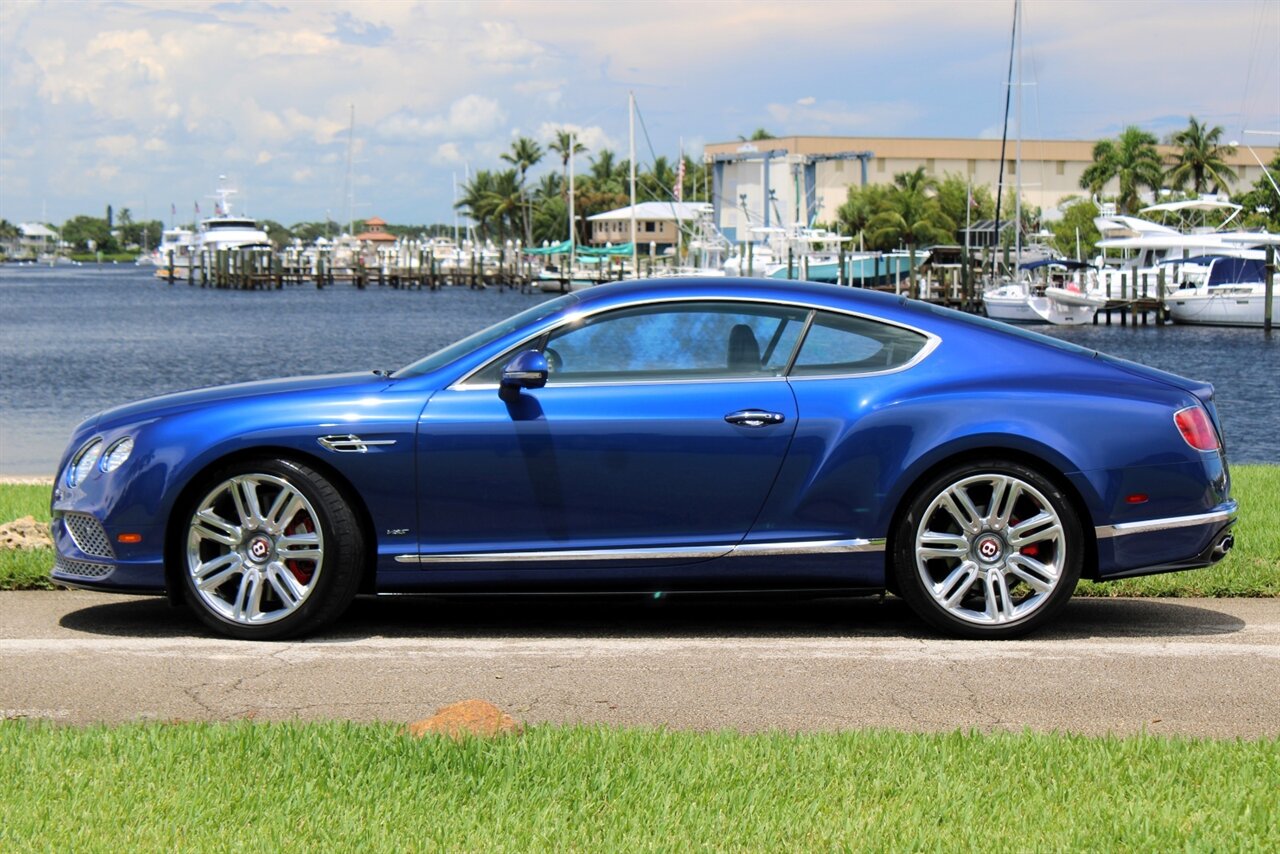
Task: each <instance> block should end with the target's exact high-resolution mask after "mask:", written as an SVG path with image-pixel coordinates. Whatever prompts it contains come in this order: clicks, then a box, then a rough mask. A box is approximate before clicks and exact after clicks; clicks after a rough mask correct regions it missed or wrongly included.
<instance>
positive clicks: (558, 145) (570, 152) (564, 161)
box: [547, 128, 587, 203]
mask: <svg viewBox="0 0 1280 854" xmlns="http://www.w3.org/2000/svg"><path fill="white" fill-rule="evenodd" d="M547 148H548V149H549V150H551V151H554V152H555V153H557V154H559V155H560V177H561V178H562V179H563V182H562V184H563V186H564V187H565V188H566V189H565V191H564V192H565V200H566V203H567V202H568V198H569V197H568V192H569V191H568V186H569V158H570V157H572V156H574V155H575V154H582V153H583V152H585V151H586V150H587V147H586V146H585V145H583V144H582V143H581V142H578V137H577V136H576V135H575V134H574V133H573V132H572V131H568V130H565V129H564V128H559V129H557V130H556V138H555V139H553V140H552V141H551V142H549V143H547Z"/></svg>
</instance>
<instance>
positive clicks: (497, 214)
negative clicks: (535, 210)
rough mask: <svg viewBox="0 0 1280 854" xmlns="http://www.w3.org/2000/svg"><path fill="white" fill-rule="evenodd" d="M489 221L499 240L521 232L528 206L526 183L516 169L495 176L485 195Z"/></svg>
mask: <svg viewBox="0 0 1280 854" xmlns="http://www.w3.org/2000/svg"><path fill="white" fill-rule="evenodd" d="M484 204H485V209H486V212H487V213H488V214H489V222H490V223H491V224H492V225H493V227H494V230H495V231H496V235H495V236H496V237H497V239H498V241H499V242H501V241H503V240H505V239H506V238H507V236H508V235H509V234H520V233H521V226H522V224H523V223H524V222H525V221H526V218H525V213H526V211H527V207H526V205H525V201H524V185H523V184H522V183H521V182H520V178H519V176H518V174H517V172H516V170H515V169H507V170H505V171H503V172H499V173H497V174H496V175H494V176H493V181H492V183H491V184H490V186H489V189H488V192H487V193H486V194H485V197H484Z"/></svg>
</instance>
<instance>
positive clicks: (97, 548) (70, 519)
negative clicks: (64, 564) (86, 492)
mask: <svg viewBox="0 0 1280 854" xmlns="http://www.w3.org/2000/svg"><path fill="white" fill-rule="evenodd" d="M62 523H63V524H64V525H66V526H67V533H68V534H70V535H71V539H72V540H73V541H74V542H75V544H76V548H78V549H80V551H82V552H84V553H85V554H87V555H92V556H93V557H110V558H114V557H115V556H116V553H115V550H114V549H112V548H111V540H109V539H107V532H106V531H104V530H102V523H101V522H99V521H98V520H97V519H95V518H93V517H92V516H90V515H88V514H87V513H68V514H66V515H65V516H63V517H62Z"/></svg>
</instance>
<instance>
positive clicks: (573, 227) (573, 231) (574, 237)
mask: <svg viewBox="0 0 1280 854" xmlns="http://www.w3.org/2000/svg"><path fill="white" fill-rule="evenodd" d="M577 144H578V138H577V136H575V135H574V134H572V133H570V134H569V271H570V274H571V275H572V271H573V262H574V254H575V252H576V251H577V249H576V247H577V243H578V229H577V224H576V223H575V222H574V218H573V165H574V164H573V149H574V147H575V146H576V145H577Z"/></svg>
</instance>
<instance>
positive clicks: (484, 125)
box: [378, 95, 507, 139]
mask: <svg viewBox="0 0 1280 854" xmlns="http://www.w3.org/2000/svg"><path fill="white" fill-rule="evenodd" d="M506 120H507V114H506V113H505V112H504V111H503V109H502V107H501V105H499V104H498V102H497V101H495V100H493V99H492V98H486V97H485V96H483V95H464V96H463V97H461V98H459V99H458V100H456V101H454V102H453V103H452V104H450V105H449V110H448V112H446V113H444V114H437V115H434V116H428V117H427V118H419V117H418V116H415V115H413V114H412V113H409V112H407V111H401V112H399V113H397V114H395V115H392V116H389V117H388V118H386V119H385V120H383V121H382V122H380V123H379V125H378V130H379V132H381V133H382V134H383V135H385V136H387V137H390V138H392V139H415V138H424V137H439V136H449V137H478V136H483V135H485V134H490V133H493V132H494V131H496V130H498V129H499V128H500V127H502V125H503V123H504V122H506Z"/></svg>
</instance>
